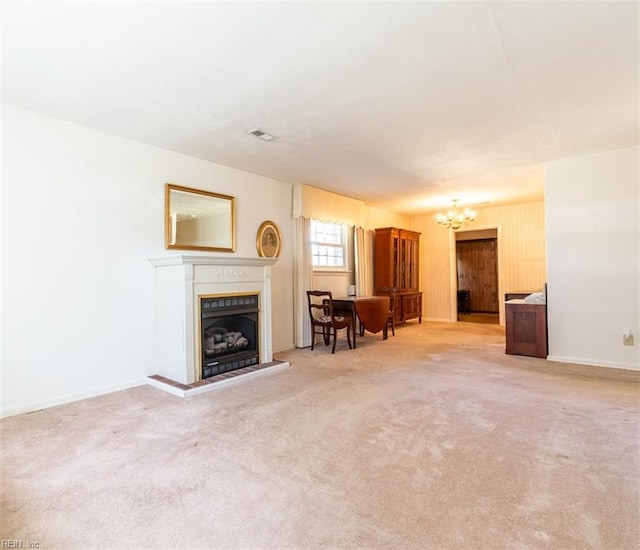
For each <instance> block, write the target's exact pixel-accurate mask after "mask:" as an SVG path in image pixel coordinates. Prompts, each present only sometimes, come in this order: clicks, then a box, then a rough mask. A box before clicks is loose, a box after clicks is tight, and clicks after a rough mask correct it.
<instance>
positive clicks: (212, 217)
mask: <svg viewBox="0 0 640 550" xmlns="http://www.w3.org/2000/svg"><path fill="white" fill-rule="evenodd" d="M164 204H165V206H164V211H165V216H164V218H165V219H164V224H165V226H164V235H165V246H166V247H167V248H172V249H179V250H211V251H216V252H234V251H235V248H236V231H235V198H234V197H231V196H229V195H221V194H219V193H212V192H210V191H202V190H199V189H191V188H190V187H183V186H182V185H175V184H173V183H167V184H166V186H165V201H164Z"/></svg>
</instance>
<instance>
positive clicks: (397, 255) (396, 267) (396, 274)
mask: <svg viewBox="0 0 640 550" xmlns="http://www.w3.org/2000/svg"><path fill="white" fill-rule="evenodd" d="M391 243H392V244H391V250H392V251H393V253H392V258H393V259H392V262H393V263H392V269H393V277H392V278H391V284H390V285H389V286H395V287H396V288H400V280H401V265H402V261H401V258H402V252H401V243H400V237H399V236H398V234H397V233H392V234H391Z"/></svg>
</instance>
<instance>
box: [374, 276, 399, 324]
mask: <svg viewBox="0 0 640 550" xmlns="http://www.w3.org/2000/svg"><path fill="white" fill-rule="evenodd" d="M397 293H398V288H397V287H395V286H381V287H379V288H377V289H376V294H377V295H382V296H389V316H388V317H387V327H388V328H390V329H391V334H393V335H394V336H395V335H396V317H395V308H396V298H397Z"/></svg>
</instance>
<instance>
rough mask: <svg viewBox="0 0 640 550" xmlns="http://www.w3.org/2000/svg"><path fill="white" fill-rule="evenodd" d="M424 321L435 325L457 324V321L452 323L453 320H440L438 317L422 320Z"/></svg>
mask: <svg viewBox="0 0 640 550" xmlns="http://www.w3.org/2000/svg"><path fill="white" fill-rule="evenodd" d="M422 319H423V321H431V322H433V323H455V321H452V320H451V319H448V318H447V319H440V318H438V317H423V318H422Z"/></svg>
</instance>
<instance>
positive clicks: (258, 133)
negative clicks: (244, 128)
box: [247, 128, 278, 141]
mask: <svg viewBox="0 0 640 550" xmlns="http://www.w3.org/2000/svg"><path fill="white" fill-rule="evenodd" d="M247 134H251V135H252V136H256V137H259V138H260V139H262V140H264V141H273V140H274V139H278V137H277V136H273V135H271V134H269V133H267V132H265V131H264V130H260V128H254V129H253V130H249V131H248V132H247Z"/></svg>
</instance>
